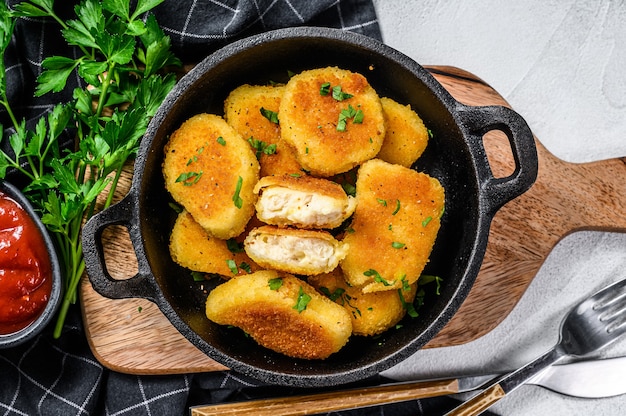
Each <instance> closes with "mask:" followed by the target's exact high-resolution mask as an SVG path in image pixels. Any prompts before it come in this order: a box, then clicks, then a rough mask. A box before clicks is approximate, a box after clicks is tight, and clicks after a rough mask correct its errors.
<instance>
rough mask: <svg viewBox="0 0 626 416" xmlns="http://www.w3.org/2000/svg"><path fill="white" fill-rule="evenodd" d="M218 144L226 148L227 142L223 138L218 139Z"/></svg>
mask: <svg viewBox="0 0 626 416" xmlns="http://www.w3.org/2000/svg"><path fill="white" fill-rule="evenodd" d="M217 142H218V143H219V144H221V145H222V146H226V140H224V138H223V137H222V136H220V137H218V138H217Z"/></svg>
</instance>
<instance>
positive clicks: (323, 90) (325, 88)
mask: <svg viewBox="0 0 626 416" xmlns="http://www.w3.org/2000/svg"><path fill="white" fill-rule="evenodd" d="M329 93H330V82H325V83H323V84H322V85H321V86H320V95H323V96H325V95H328V94H329Z"/></svg>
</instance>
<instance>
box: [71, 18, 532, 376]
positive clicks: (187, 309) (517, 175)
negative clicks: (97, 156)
mask: <svg viewBox="0 0 626 416" xmlns="http://www.w3.org/2000/svg"><path fill="white" fill-rule="evenodd" d="M329 65H335V66H339V67H341V68H345V69H349V70H352V71H356V72H360V73H361V74H363V75H365V76H366V77H367V79H368V80H369V81H370V83H371V84H372V86H373V87H374V88H375V89H376V91H377V92H378V94H379V95H380V96H387V97H391V98H393V99H395V100H396V101H398V102H400V103H403V104H411V107H412V108H413V109H414V110H416V111H417V112H418V113H419V114H420V115H421V117H422V118H423V119H424V121H425V123H426V125H427V126H428V127H429V128H430V129H431V130H432V132H433V133H434V138H433V139H432V140H431V142H430V143H429V145H428V149H427V151H426V153H425V154H424V155H423V156H422V157H421V158H420V160H419V161H418V163H417V165H416V166H415V167H414V168H415V169H417V170H420V171H425V172H427V173H429V174H430V175H432V176H435V177H437V178H438V179H439V180H440V181H441V183H442V184H443V186H444V188H445V190H446V209H445V214H444V216H443V218H442V226H441V230H440V233H439V236H438V238H437V242H436V245H435V248H434V251H433V253H432V256H431V261H430V263H429V265H428V269H427V270H426V273H428V274H435V275H437V276H440V277H442V278H443V285H442V287H441V293H440V295H438V296H437V295H435V294H434V293H428V295H427V297H426V302H425V304H424V305H423V307H422V308H421V309H420V310H419V317H418V318H416V319H411V318H405V319H404V320H403V322H402V326H401V327H400V328H398V329H391V330H389V331H387V332H386V333H384V334H383V335H382V336H380V337H376V338H363V337H353V338H352V339H351V340H350V341H349V343H348V345H346V346H345V347H344V348H343V349H342V350H341V351H340V352H339V353H337V354H334V355H332V356H331V357H330V358H328V359H326V360H323V361H306V360H299V359H293V358H289V357H285V356H283V355H280V354H277V353H274V352H272V351H269V350H266V349H264V348H262V347H260V346H258V345H257V344H255V342H254V341H253V340H251V339H249V338H246V337H245V336H244V335H243V334H242V332H241V331H237V330H233V329H229V328H226V327H221V326H218V325H215V324H213V323H212V322H209V321H208V320H207V318H206V317H205V314H204V302H205V299H206V293H203V292H202V291H201V290H200V289H199V286H197V285H195V284H194V283H193V282H192V279H191V278H190V274H189V271H187V270H184V269H182V268H180V267H179V266H177V265H176V264H175V263H174V262H173V261H172V260H171V258H170V255H169V252H168V238H169V233H170V230H171V228H172V223H173V220H174V218H175V214H174V212H173V211H172V210H171V208H169V207H168V202H169V201H170V200H171V199H170V197H169V195H168V194H167V192H166V191H165V187H164V182H163V177H162V174H161V163H162V160H163V147H164V145H165V143H166V141H167V140H168V136H169V134H170V133H172V132H173V131H174V130H175V129H177V128H178V127H179V126H180V124H181V123H182V122H183V121H184V120H186V119H187V118H189V117H190V116H192V115H194V114H197V113H200V112H210V113H217V114H222V113H223V101H224V98H225V97H226V96H227V94H228V93H229V92H230V91H231V90H232V89H234V88H235V87H237V86H239V85H241V84H244V83H250V84H255V83H260V84H265V83H268V82H269V81H276V82H286V81H287V79H288V71H293V72H299V71H301V70H304V69H310V68H317V67H324V66H329ZM494 129H497V130H501V131H503V132H504V133H505V134H506V135H507V137H508V138H509V142H510V144H511V148H512V150H513V155H514V159H515V162H516V168H515V171H514V173H513V174H512V175H511V176H509V177H507V178H503V179H496V178H494V176H493V175H492V173H491V170H490V168H489V164H488V161H487V158H486V155H485V149H484V148H483V145H482V137H483V135H484V134H485V133H486V132H488V131H490V130H494ZM536 175H537V155H536V149H535V147H534V141H533V136H532V134H531V131H530V130H529V128H528V126H527V125H526V123H525V122H524V120H523V119H522V118H521V117H520V116H519V115H518V114H516V113H515V112H513V111H512V110H510V109H508V108H504V107H467V106H465V105H462V104H460V103H458V102H457V101H455V100H454V99H453V98H452V97H451V96H450V95H449V94H448V92H447V91H445V90H444V88H443V87H442V86H441V85H440V84H439V83H438V82H437V81H436V80H435V79H434V78H433V77H432V76H431V75H430V74H429V73H428V72H427V71H426V70H424V69H423V68H422V67H421V66H420V65H418V64H417V63H416V62H414V61H413V60H412V59H410V58H408V57H407V56H405V55H403V54H401V53H399V52H398V51H396V50H394V49H392V48H390V47H388V46H385V45H384V44H381V43H379V42H377V41H375V40H373V39H370V38H366V37H363V36H360V35H356V34H353V33H348V32H343V31H338V30H333V29H322V28H290V29H283V30H278V31H273V32H268V33H264V34H261V35H258V36H254V37H251V38H247V39H245V40H242V41H238V42H235V43H233V44H231V45H229V46H226V47H224V48H223V49H221V50H219V51H217V52H216V53H214V54H212V55H211V56H209V57H207V58H206V59H205V60H204V61H202V62H201V63H200V64H199V65H197V66H196V67H195V68H194V69H193V70H192V71H191V72H190V73H189V74H188V75H186V76H185V77H184V78H183V79H182V80H181V81H180V82H179V83H178V84H177V86H176V87H175V89H174V90H173V91H172V92H171V94H170V95H169V96H168V97H167V99H166V100H165V103H164V104H163V105H162V107H161V108H160V110H159V111H158V113H157V115H156V116H155V117H154V119H153V120H152V122H151V123H150V125H149V127H148V131H147V133H146V135H145V137H144V140H143V142H142V145H141V149H140V151H139V154H138V157H137V161H136V164H135V174H134V178H133V183H132V186H131V190H130V192H129V194H128V196H126V197H125V199H124V200H122V201H121V202H120V203H119V204H117V205H115V206H112V207H111V208H109V209H108V210H106V211H104V212H102V213H101V214H99V215H97V216H95V217H93V218H92V219H91V220H90V221H89V222H88V223H87V225H86V226H85V228H84V234H83V235H84V240H83V241H84V250H85V258H86V262H87V271H88V274H89V277H90V279H91V282H92V284H93V286H94V288H95V290H96V291H98V292H99V293H101V294H102V295H104V296H107V297H111V298H125V297H142V298H147V299H150V300H152V301H153V302H155V303H156V304H157V305H158V306H159V308H160V309H161V310H162V311H163V313H164V314H165V315H166V316H167V317H168V318H169V320H170V321H171V322H172V324H173V325H174V326H175V327H176V328H177V329H178V330H179V331H180V332H181V333H182V334H183V335H184V336H185V337H186V338H187V339H188V340H189V341H190V342H192V343H193V344H194V345H195V346H197V347H198V348H199V349H200V350H202V351H204V352H205V353H206V354H207V355H208V356H210V357H211V358H213V359H214V360H216V361H218V362H220V363H222V364H224V365H226V366H227V367H229V368H231V369H233V370H237V371H240V372H242V373H245V374H247V375H250V376H252V377H256V378H258V379H260V380H263V381H265V382H269V383H276V384H285V385H293V386H324V385H335V384H340V383H346V382H351V381H354V380H358V379H362V378H365V377H367V376H370V375H373V374H375V373H377V372H379V371H382V370H385V369H387V368H389V367H391V366H393V365H395V364H397V363H398V362H400V361H401V360H403V359H405V358H407V357H408V356H410V355H411V354H413V353H415V352H416V351H417V350H418V349H419V348H420V347H421V346H423V345H424V344H426V342H428V341H429V340H430V339H431V338H433V337H434V336H435V335H436V334H437V332H438V331H439V330H441V328H442V327H443V326H444V324H446V323H447V322H448V321H449V320H450V318H451V317H452V315H453V314H454V313H455V312H456V311H457V309H458V307H459V306H460V304H461V303H462V302H463V300H464V299H465V297H466V295H467V293H468V292H469V290H470V288H471V286H472V284H473V282H474V279H475V277H476V275H477V273H478V270H479V267H480V265H481V262H482V259H483V256H484V251H485V246H486V243H487V236H488V233H489V225H490V222H491V219H492V217H493V215H494V214H495V212H496V211H497V210H498V209H499V208H500V207H501V206H502V205H503V204H504V203H506V202H507V201H509V200H511V199H513V198H515V197H516V196H518V195H520V194H522V193H523V192H524V191H526V190H527V189H528V188H529V187H530V186H531V184H532V183H533V181H534V180H535V178H536ZM112 224H123V225H125V226H126V227H127V228H128V229H129V232H130V235H131V240H132V241H133V244H134V247H135V250H136V253H137V258H138V263H139V273H138V274H137V275H136V276H134V277H133V278H131V279H130V280H123V281H122V280H119V281H117V280H115V279H112V278H111V276H110V274H109V273H108V272H107V270H106V266H105V264H104V260H103V258H104V257H103V248H102V238H101V237H102V232H103V230H104V229H105V228H106V227H107V226H109V225H112ZM205 286H206V284H205Z"/></svg>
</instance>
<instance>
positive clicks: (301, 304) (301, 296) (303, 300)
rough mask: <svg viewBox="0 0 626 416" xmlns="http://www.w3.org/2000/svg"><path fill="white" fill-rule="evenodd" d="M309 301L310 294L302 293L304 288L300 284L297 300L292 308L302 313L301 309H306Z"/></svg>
mask: <svg viewBox="0 0 626 416" xmlns="http://www.w3.org/2000/svg"><path fill="white" fill-rule="evenodd" d="M310 301H311V296H310V295H308V294H306V293H304V289H302V286H300V292H298V300H297V301H296V304H295V305H294V306H293V309H295V310H297V311H298V312H299V313H302V311H303V310H305V309H306V306H307V305H308V304H309V302H310Z"/></svg>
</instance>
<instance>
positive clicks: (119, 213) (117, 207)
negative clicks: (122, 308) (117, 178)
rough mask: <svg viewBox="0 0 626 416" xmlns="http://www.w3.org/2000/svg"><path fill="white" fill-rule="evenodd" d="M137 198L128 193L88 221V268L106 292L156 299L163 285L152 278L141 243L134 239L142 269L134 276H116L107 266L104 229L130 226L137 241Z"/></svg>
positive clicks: (85, 229) (93, 280) (85, 234)
mask: <svg viewBox="0 0 626 416" xmlns="http://www.w3.org/2000/svg"><path fill="white" fill-rule="evenodd" d="M134 201H135V198H134V196H133V195H132V193H131V194H128V195H127V196H126V197H125V198H124V199H122V200H121V201H120V202H118V203H117V204H114V205H111V206H110V207H109V208H107V209H105V210H104V211H102V212H99V213H97V214H95V215H94V216H93V217H91V218H90V219H89V220H88V221H87V223H86V224H85V225H84V227H83V234H82V243H83V253H84V257H85V268H86V271H87V275H88V277H89V280H90V281H91V284H92V286H93V288H94V290H95V291H96V292H98V293H99V294H101V295H102V296H105V297H108V298H111V299H123V298H145V299H148V300H151V301H153V302H156V300H157V298H158V290H159V289H158V287H157V285H156V283H155V282H154V279H152V278H151V275H150V271H149V270H145V268H146V266H145V265H146V264H147V261H146V260H145V258H146V255H145V253H144V252H143V248H142V247H141V245H137V244H134V242H133V246H134V250H135V255H136V256H137V259H138V265H139V269H138V272H137V274H135V275H134V276H132V277H131V278H129V279H123V280H121V279H115V278H113V277H112V276H111V274H110V273H109V271H108V270H107V267H106V261H105V257H104V247H103V238H102V234H103V231H104V230H105V229H106V228H107V227H109V226H113V225H121V226H124V227H126V229H127V230H128V232H129V234H130V236H131V241H133V240H134V239H133V235H136V234H137V233H138V232H139V231H138V229H139V226H138V224H137V220H136V219H135V217H134V215H133V209H134V207H135V202H134Z"/></svg>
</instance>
